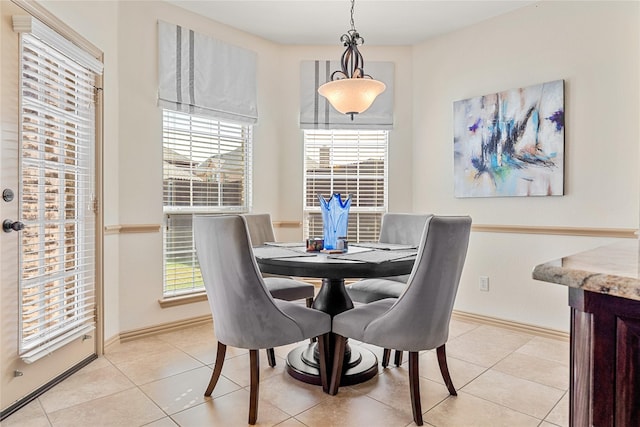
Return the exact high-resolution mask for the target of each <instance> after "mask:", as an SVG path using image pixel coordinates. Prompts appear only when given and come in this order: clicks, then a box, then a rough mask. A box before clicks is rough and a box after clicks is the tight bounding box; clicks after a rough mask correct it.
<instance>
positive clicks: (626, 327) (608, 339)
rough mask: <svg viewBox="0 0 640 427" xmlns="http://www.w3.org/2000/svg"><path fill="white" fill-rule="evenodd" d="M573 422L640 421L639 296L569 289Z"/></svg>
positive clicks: (623, 424)
mask: <svg viewBox="0 0 640 427" xmlns="http://www.w3.org/2000/svg"><path fill="white" fill-rule="evenodd" d="M569 305H570V306H571V388H570V394H571V396H570V397H571V398H570V402H571V403H570V407H569V420H570V425H571V426H573V427H583V426H596V427H609V426H616V427H639V426H640V301H637V300H631V299H626V298H620V297H616V296H611V295H606V294H601V293H597V292H590V291H585V290H583V289H579V288H569Z"/></svg>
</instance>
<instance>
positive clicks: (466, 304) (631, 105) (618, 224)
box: [413, 1, 640, 330]
mask: <svg viewBox="0 0 640 427" xmlns="http://www.w3.org/2000/svg"><path fill="white" fill-rule="evenodd" d="M639 9H640V4H638V3H637V2H608V1H607V2H555V1H554V2H540V3H538V4H535V5H532V6H528V7H525V8H523V9H520V10H518V11H515V12H512V13H510V14H508V15H504V16H501V17H497V18H494V19H491V20H488V21H485V22H483V23H480V24H478V25H475V26H473V27H470V28H466V29H463V30H461V31H457V32H455V33H452V34H448V35H446V36H442V37H439V38H436V39H432V40H429V41H426V42H424V43H421V44H419V45H417V46H415V47H414V75H416V76H418V75H420V76H421V78H419V79H415V81H414V104H413V105H414V109H413V113H414V119H413V121H414V124H415V126H414V149H413V159H414V167H413V170H414V174H413V188H414V189H415V191H414V193H413V199H414V202H413V207H414V209H415V210H417V211H429V210H434V207H435V210H436V211H438V212H441V213H455V214H470V215H471V216H472V217H473V220H474V222H475V223H476V224H498V225H501V224H504V225H540V226H545V225H547V226H581V227H596V228H637V227H638V193H639V192H638V178H639V177H638V167H637V165H638V154H639V153H638V147H639V144H638V136H639V132H638V124H637V123H638V117H639V113H640V111H639V101H640V99H639V97H638V96H637V94H638V93H639V78H638V76H639V75H640V69H639V55H638V52H639V43H638V40H639V37H638V36H639V30H638V28H639V27H638V23H639V22H640V20H639V17H640V15H639ZM557 79H564V81H565V110H566V130H565V159H566V160H565V196H563V197H542V198H486V199H478V198H475V199H473V198H469V199H456V198H454V196H453V136H452V129H453V125H452V111H453V107H452V106H453V102H454V101H457V100H461V99H466V98H471V97H475V96H479V95H484V94H488V93H495V92H497V91H500V90H505V89H511V88H517V87H524V86H529V85H532V84H537V83H542V82H546V81H551V80H557ZM610 241H611V239H593V238H579V237H557V236H531V235H506V234H494V233H474V235H473V237H472V239H471V245H470V249H469V255H468V260H467V263H466V266H465V272H464V276H463V280H462V283H461V288H460V292H459V294H458V300H457V304H456V308H457V309H459V310H464V311H469V312H473V313H478V314H484V315H490V316H495V317H499V318H503V319H509V320H515V321H521V322H525V323H534V324H537V325H541V326H547V327H551V328H556V329H562V330H567V329H568V323H567V322H568V309H567V308H566V293H567V292H566V289H562V287H559V286H557V285H550V284H546V283H541V282H536V281H533V280H532V279H531V278H530V277H531V269H532V268H533V267H534V266H535V265H536V264H538V263H540V262H543V261H547V260H551V259H554V258H557V257H559V256H562V255H568V254H570V253H572V252H576V251H580V250H584V249H588V248H591V247H594V246H598V245H601V244H604V243H607V242H610ZM480 275H487V276H489V277H490V281H491V290H490V292H489V293H480V292H479V291H478V277H479V276H480Z"/></svg>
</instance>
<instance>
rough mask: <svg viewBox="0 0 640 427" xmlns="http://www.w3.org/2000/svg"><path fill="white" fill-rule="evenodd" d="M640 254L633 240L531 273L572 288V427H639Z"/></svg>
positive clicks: (571, 258) (570, 391)
mask: <svg viewBox="0 0 640 427" xmlns="http://www.w3.org/2000/svg"><path fill="white" fill-rule="evenodd" d="M639 251H640V245H639V242H638V239H629V240H626V241H622V242H619V243H615V244H612V245H608V246H603V247H600V248H596V249H593V250H590V251H585V252H581V253H578V254H575V255H571V256H567V257H564V258H562V259H560V260H556V261H551V262H547V263H545V264H541V265H538V266H536V267H535V268H534V270H533V278H534V279H537V280H543V281H545V282H551V283H557V284H560V285H564V286H568V287H569V306H570V307H571V337H570V339H571V356H570V364H571V369H570V376H571V378H570V388H569V400H570V402H569V425H570V426H575V427H582V426H598V427H601V426H602V427H638V426H640V405H638V402H640V272H639V267H640V260H639V254H640V252H639Z"/></svg>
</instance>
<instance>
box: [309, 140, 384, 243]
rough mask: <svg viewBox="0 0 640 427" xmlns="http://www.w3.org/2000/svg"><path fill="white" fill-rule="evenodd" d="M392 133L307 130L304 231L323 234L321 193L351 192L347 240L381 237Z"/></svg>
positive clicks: (315, 235)
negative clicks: (389, 136)
mask: <svg viewBox="0 0 640 427" xmlns="http://www.w3.org/2000/svg"><path fill="white" fill-rule="evenodd" d="M387 146H388V132H387V131H383V130H377V131H368V130H364V131H363V130H358V131H349V130H334V131H326V130H306V131H304V159H305V161H304V225H305V227H304V232H305V236H306V237H307V238H313V237H322V215H321V212H320V204H319V201H318V194H322V195H323V196H324V197H325V198H328V197H329V196H330V195H331V194H333V193H340V194H341V195H342V196H343V198H344V197H346V195H347V194H351V195H352V202H351V209H350V211H349V228H348V233H347V234H348V235H347V238H348V240H349V241H351V242H365V241H369V242H371V241H377V240H378V236H379V234H380V221H381V218H382V214H383V213H384V212H386V210H387V152H388V149H387Z"/></svg>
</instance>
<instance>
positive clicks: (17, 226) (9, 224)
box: [2, 219, 24, 233]
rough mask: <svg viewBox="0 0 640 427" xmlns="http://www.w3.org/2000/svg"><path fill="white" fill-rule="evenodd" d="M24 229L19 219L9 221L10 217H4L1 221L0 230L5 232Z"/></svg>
mask: <svg viewBox="0 0 640 427" xmlns="http://www.w3.org/2000/svg"><path fill="white" fill-rule="evenodd" d="M23 229H24V224H23V223H22V222H20V221H11V220H10V219H5V220H4V221H3V222H2V231H4V232H5V233H11V232H12V231H20V230H23Z"/></svg>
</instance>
